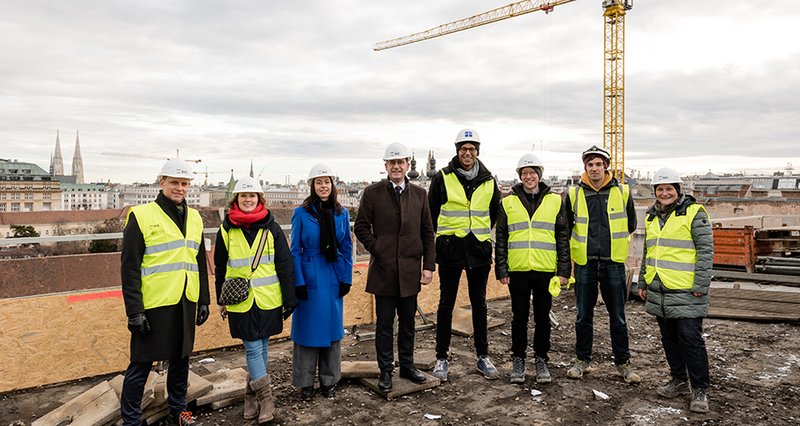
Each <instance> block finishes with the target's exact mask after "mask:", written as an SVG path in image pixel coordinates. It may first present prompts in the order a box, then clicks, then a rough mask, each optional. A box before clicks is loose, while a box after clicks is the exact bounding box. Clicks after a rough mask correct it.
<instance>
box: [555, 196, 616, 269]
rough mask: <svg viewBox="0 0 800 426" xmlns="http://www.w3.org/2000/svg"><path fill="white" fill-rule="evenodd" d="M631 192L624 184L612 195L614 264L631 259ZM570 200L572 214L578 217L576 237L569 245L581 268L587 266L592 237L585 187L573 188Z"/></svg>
mask: <svg viewBox="0 0 800 426" xmlns="http://www.w3.org/2000/svg"><path fill="white" fill-rule="evenodd" d="M630 195H631V190H630V188H629V187H628V185H625V184H622V185H617V186H614V187H611V188H610V189H609V191H608V204H607V213H608V229H609V231H610V233H611V260H613V261H614V262H617V263H623V262H625V260H626V259H627V258H628V245H629V244H630V233H629V232H628V211H627V210H626V206H627V205H628V199H629V198H630ZM569 199H570V200H571V201H572V213H573V216H574V217H575V226H574V227H573V228H572V237H571V238H570V241H569V245H570V251H571V254H572V259H573V260H574V261H575V263H577V264H578V265H585V264H586V261H587V260H588V259H587V255H586V241H587V239H588V237H589V208H588V207H587V205H586V194H585V193H584V189H583V187H581V186H571V187H570V188H569Z"/></svg>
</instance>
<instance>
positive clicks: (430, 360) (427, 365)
mask: <svg viewBox="0 0 800 426" xmlns="http://www.w3.org/2000/svg"><path fill="white" fill-rule="evenodd" d="M394 365H395V366H398V365H400V360H399V359H398V357H397V351H396V350H395V353H394ZM435 365H436V352H434V351H431V350H427V349H422V350H415V351H414V367H417V368H418V369H420V370H430V369H432V368H433V366H435ZM375 377H378V376H375Z"/></svg>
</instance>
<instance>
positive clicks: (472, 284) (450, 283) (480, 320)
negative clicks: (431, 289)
mask: <svg viewBox="0 0 800 426" xmlns="http://www.w3.org/2000/svg"><path fill="white" fill-rule="evenodd" d="M491 268H492V267H491V265H486V266H481V267H477V268H472V269H469V268H468V269H467V270H466V271H467V290H468V291H469V303H470V305H472V328H473V329H474V330H475V334H474V339H475V352H476V353H477V355H478V356H482V355H488V354H489V342H488V339H487V337H486V335H487V330H486V312H487V307H486V282H487V281H488V279H489V271H490V270H491ZM462 270H464V268H461V267H458V266H448V265H441V264H440V265H439V309H438V310H437V312H436V358H447V353H448V352H449V351H450V339H451V337H452V332H453V309H454V308H455V304H456V296H458V283H459V281H460V280H461V271H462Z"/></svg>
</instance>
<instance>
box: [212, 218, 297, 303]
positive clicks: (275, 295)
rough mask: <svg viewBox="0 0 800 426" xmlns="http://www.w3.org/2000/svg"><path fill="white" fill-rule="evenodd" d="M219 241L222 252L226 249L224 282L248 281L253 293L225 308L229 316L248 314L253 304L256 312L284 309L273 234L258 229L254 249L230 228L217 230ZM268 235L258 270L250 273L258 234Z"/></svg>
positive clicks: (237, 231) (240, 232) (234, 229)
mask: <svg viewBox="0 0 800 426" xmlns="http://www.w3.org/2000/svg"><path fill="white" fill-rule="evenodd" d="M220 230H221V231H222V240H223V241H224V242H225V248H226V249H228V265H227V268H226V269H225V278H226V279H228V278H249V279H250V288H251V289H252V291H251V292H250V293H249V294H248V295H247V299H246V300H245V301H244V302H242V303H239V304H236V305H227V306H226V307H225V308H226V309H227V310H228V311H230V312H247V311H249V310H250V308H251V307H252V306H253V301H254V300H255V302H256V305H258V307H259V308H261V309H263V310H265V311H268V310H270V309H275V308H278V307H280V306H283V296H282V294H281V283H280V281H278V274H277V273H276V272H275V243H274V240H273V237H272V232H269V230H266V229H260V230H259V231H258V234H256V238H255V239H254V240H253V245H252V246H250V244H248V243H247V239H246V238H245V236H244V234H243V233H242V230H241V229H239V228H231V230H230V232H226V231H225V228H223V227H221V226H220ZM263 232H266V233H267V241H265V243H264V250H263V251H262V252H261V259H260V260H259V262H258V267H257V268H256V270H255V271H253V272H252V275H251V274H250V271H251V270H252V266H251V265H252V264H253V259H254V258H255V257H256V250H258V242H259V241H260V240H261V234H262V233H263Z"/></svg>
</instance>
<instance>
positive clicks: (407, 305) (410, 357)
mask: <svg viewBox="0 0 800 426" xmlns="http://www.w3.org/2000/svg"><path fill="white" fill-rule="evenodd" d="M416 312H417V295H416V294H415V295H413V296H408V297H387V296H375V315H376V316H377V321H376V322H375V352H376V353H377V356H378V367H379V368H380V369H381V371H392V369H393V368H394V348H393V343H394V318H395V313H397V324H398V331H397V357H398V359H399V360H400V368H402V369H407V368H413V367H414V316H415V315H416Z"/></svg>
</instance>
